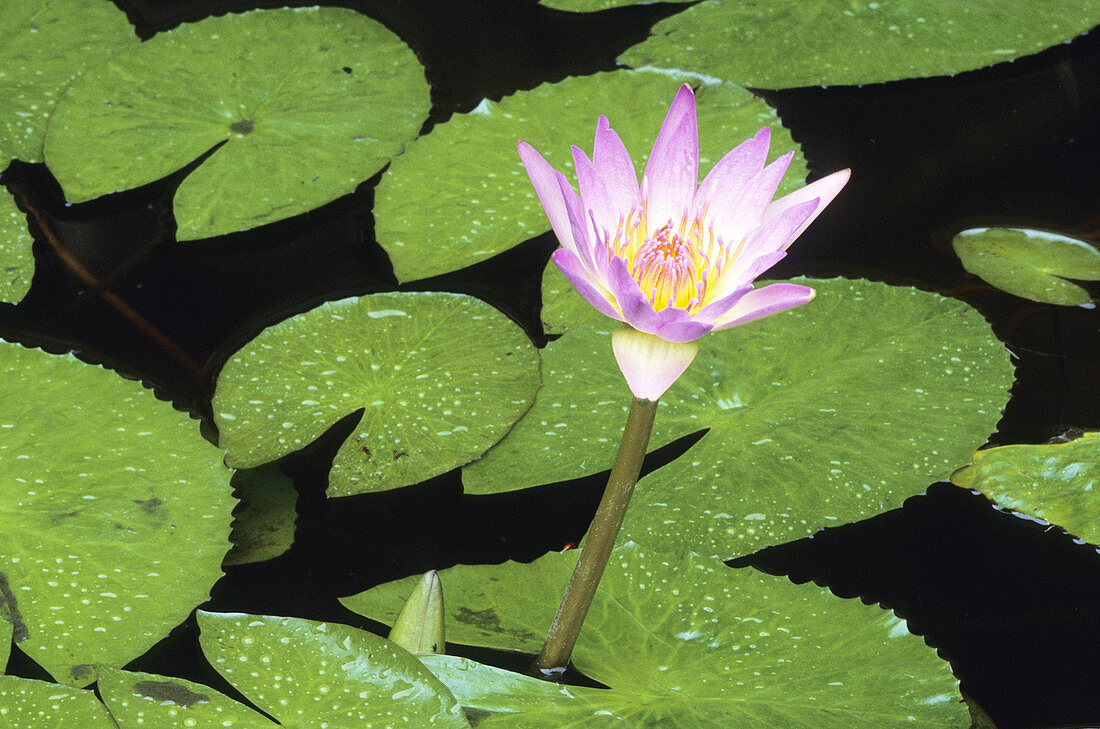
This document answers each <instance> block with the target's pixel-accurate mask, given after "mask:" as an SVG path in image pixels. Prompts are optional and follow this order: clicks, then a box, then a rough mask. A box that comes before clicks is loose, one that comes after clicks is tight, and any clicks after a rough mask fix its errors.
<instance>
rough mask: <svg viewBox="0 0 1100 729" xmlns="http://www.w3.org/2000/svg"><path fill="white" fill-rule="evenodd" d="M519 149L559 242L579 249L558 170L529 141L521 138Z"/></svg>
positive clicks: (567, 246) (525, 167) (572, 248)
mask: <svg viewBox="0 0 1100 729" xmlns="http://www.w3.org/2000/svg"><path fill="white" fill-rule="evenodd" d="M516 148H517V149H518V150H519V158H520V161H522V162H523V167H524V169H526V170H527V176H528V177H530V178H531V184H532V185H533V186H534V188H535V194H536V195H538V198H539V203H540V204H541V205H542V209H543V210H544V211H545V212H546V217H547V219H548V220H549V221H550V227H551V228H553V229H554V235H556V236H557V238H558V242H559V243H561V244H562V245H563V246H565V247H566V248H569V249H571V250H576V249H577V244H576V243H575V242H574V240H573V229H572V227H571V226H570V225H569V214H568V212H567V211H566V206H565V199H564V198H563V197H562V194H561V188H560V187H559V185H558V178H557V174H558V173H557V170H555V169H554V168H553V167H552V166H551V165H550V163H549V162H547V161H546V159H545V158H544V157H543V156H542V155H541V154H539V151H538V150H537V149H535V148H534V147H532V146H531V145H530V144H528V143H527V142H524V141H522V140H520V142H519V143H518V144H517V145H516Z"/></svg>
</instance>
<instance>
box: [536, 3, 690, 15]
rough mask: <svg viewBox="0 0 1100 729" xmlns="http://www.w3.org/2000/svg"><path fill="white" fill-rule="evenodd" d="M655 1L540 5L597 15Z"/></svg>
mask: <svg viewBox="0 0 1100 729" xmlns="http://www.w3.org/2000/svg"><path fill="white" fill-rule="evenodd" d="M668 1H669V2H692V1H693V0H668ZM652 2H653V0H539V4H540V5H545V6H546V7H548V8H553V9H554V10H564V11H567V12H573V13H595V12H598V11H600V10H610V9H612V8H625V7H629V6H631V5H643V4H648V3H652Z"/></svg>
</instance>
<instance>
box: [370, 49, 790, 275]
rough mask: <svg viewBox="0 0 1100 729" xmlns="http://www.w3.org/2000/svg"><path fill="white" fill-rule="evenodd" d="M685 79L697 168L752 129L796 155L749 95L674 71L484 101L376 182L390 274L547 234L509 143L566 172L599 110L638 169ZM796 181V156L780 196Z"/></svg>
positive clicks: (467, 259)
mask: <svg viewBox="0 0 1100 729" xmlns="http://www.w3.org/2000/svg"><path fill="white" fill-rule="evenodd" d="M685 81H690V82H691V83H692V84H693V85H696V86H698V91H697V94H696V102H697V107H698V115H699V128H700V130H701V132H700V135H699V137H700V139H699V143H700V155H701V160H700V170H701V171H702V172H704V173H705V172H706V171H707V170H709V169H710V167H711V165H713V164H714V163H715V162H717V161H718V160H719V159H720V158H721V157H722V155H724V154H725V153H726V152H728V151H729V150H730V149H732V148H733V147H734V146H736V145H737V144H738V143H740V142H742V141H744V140H745V139H748V138H749V137H751V136H752V135H753V134H755V133H756V131H757V130H759V129H760V128H761V127H763V126H771V127H772V129H773V142H772V157H773V158H774V157H777V156H779V155H781V154H783V153H784V152H787V151H789V150H792V149H794V150H797V145H795V143H794V141H793V140H792V139H791V136H790V134H789V133H788V132H787V131H786V130H785V129H784V128H783V127H782V126H781V125H780V122H779V117H778V116H777V115H776V113H775V112H774V111H773V110H772V109H771V108H770V107H768V105H767V104H765V103H764V102H763V101H761V100H759V99H757V98H755V97H754V96H753V95H752V94H750V93H749V92H748V91H746V90H744V89H742V88H739V87H737V86H733V85H732V84H728V83H718V82H713V83H706V84H703V83H700V82H699V81H698V79H697V78H694V77H688V76H684V75H678V74H675V73H664V72H658V71H648V72H639V71H626V70H622V71H612V72H608V73H598V74H594V75H592V76H580V77H573V78H568V79H566V80H565V81H562V82H560V83H554V84H543V85H542V86H539V87H538V88H536V89H533V90H531V91H520V92H517V93H516V94H514V95H512V96H508V97H505V98H504V99H502V100H501V101H500V102H493V101H489V100H485V101H483V102H482V103H481V104H480V105H479V106H478V107H477V108H476V109H474V110H473V111H472V112H470V113H468V114H456V115H455V116H453V117H451V119H450V120H449V121H447V122H446V123H445V124H441V125H439V126H437V127H436V128H435V129H433V130H432V132H431V134H428V135H425V136H423V137H421V138H419V139H418V140H416V142H414V143H413V144H411V145H410V146H409V149H408V152H406V153H405V154H403V155H401V156H400V157H398V158H397V159H395V160H394V162H393V164H392V165H390V168H389V169H388V170H387V171H386V174H385V175H383V176H382V181H381V182H380V183H379V185H378V190H377V192H376V195H375V209H374V216H375V221H376V222H375V232H376V235H377V237H378V242H379V243H380V244H381V245H382V247H383V248H385V249H386V252H387V253H388V254H389V256H390V259H391V261H392V262H393V268H394V273H395V274H396V275H397V278H398V279H399V280H401V281H410V280H415V279H420V278H427V277H429V276H435V275H438V274H441V273H446V272H447V271H453V270H455V269H459V268H464V267H466V266H469V265H471V264H474V263H477V262H478V261H482V260H484V259H486V258H489V257H491V256H493V255H496V254H497V253H499V252H501V251H503V250H506V249H508V248H511V247H512V246H514V245H516V244H518V243H522V242H523V241H525V240H527V239H529V238H534V237H535V236H537V235H539V234H541V233H544V232H546V231H548V230H550V224H549V223H548V222H547V220H546V214H545V213H544V212H543V210H542V207H541V206H540V205H539V202H538V198H537V197H536V196H535V191H534V188H533V187H532V186H531V181H530V180H529V179H528V177H527V173H526V172H525V171H524V169H523V165H522V164H520V161H519V155H518V153H517V152H516V142H517V141H519V140H520V139H524V140H526V141H528V142H530V143H531V144H533V145H534V146H535V147H536V148H537V149H538V150H539V151H540V152H542V154H543V155H544V156H545V157H546V159H547V160H549V162H550V163H551V164H553V165H554V166H555V167H557V168H558V169H560V170H562V171H564V172H566V174H567V175H570V176H571V175H572V172H571V170H572V168H573V159H572V155H571V153H570V151H569V147H570V145H571V144H575V145H577V146H579V147H582V148H585V149H587V151H588V152H589V153H591V151H592V139H593V136H594V135H595V132H596V120H597V118H598V117H599V116H600V114H603V115H605V116H607V118H608V119H609V120H610V122H611V126H612V127H613V128H614V129H615V130H616V131H617V132H618V133H619V135H620V136H621V137H622V139H623V143H624V144H625V145H626V148H627V150H629V152H630V154H631V156H632V158H633V159H634V166H635V168H636V169H637V170H638V171H639V174H640V173H641V170H643V169H644V167H645V160H646V158H647V157H648V155H649V151H650V149H651V148H652V146H653V142H654V140H655V139H656V138H657V132H658V131H659V130H660V128H661V122H662V121H663V120H664V117H665V114H666V112H667V111H668V107H669V104H671V103H672V99H673V97H674V96H675V95H676V89H677V88H678V87H679V86H680V84H682V83H684V82H685ZM805 175H806V167H805V163H804V162H803V160H802V159H801V156H800V155H799V156H798V157H797V158H796V160H795V162H794V165H793V168H792V169H791V171H790V172H789V173H788V175H787V177H788V179H787V181H786V182H785V187H784V188H783V191H787V189H788V188H789V187H790V186H794V185H797V184H799V183H800V181H801V180H802V179H803V178H805ZM574 182H575V180H574Z"/></svg>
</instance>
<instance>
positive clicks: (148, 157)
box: [46, 8, 429, 240]
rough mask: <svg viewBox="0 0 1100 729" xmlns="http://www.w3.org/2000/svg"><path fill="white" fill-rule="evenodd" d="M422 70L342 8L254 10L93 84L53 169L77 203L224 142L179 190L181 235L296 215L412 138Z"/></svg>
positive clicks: (68, 102)
mask: <svg viewBox="0 0 1100 729" xmlns="http://www.w3.org/2000/svg"><path fill="white" fill-rule="evenodd" d="M428 107H429V101H428V85H427V83H426V82H425V80H424V69H423V68H422V67H421V66H420V64H419V63H418V62H417V60H416V56H415V55H414V54H413V52H412V51H411V50H410V49H409V48H408V47H407V46H406V45H405V44H404V43H403V42H402V41H401V40H400V39H399V38H398V37H397V36H396V35H394V34H393V33H391V32H390V31H389V30H387V29H386V28H385V27H384V26H383V25H381V24H380V23H378V22H376V21H374V20H371V19H370V18H367V17H366V16H364V15H361V14H359V13H356V12H355V11H352V10H347V9H343V8H295V9H282V10H257V11H253V12H249V13H242V14H239V15H226V16H223V17H215V18H209V19H207V20H203V21H200V22H198V23H190V24H186V25H182V26H180V27H178V28H176V29H174V30H170V31H166V32H164V33H161V34H158V35H157V36H155V37H154V38H152V39H151V40H149V41H147V42H145V43H142V44H141V45H140V46H138V47H137V48H134V49H131V50H129V51H127V52H126V53H123V54H119V56H118V57H117V58H115V59H114V60H113V61H112V62H111V63H109V64H105V65H102V66H99V67H97V68H95V69H93V70H92V71H90V72H88V73H86V74H84V75H83V76H82V77H81V78H80V79H79V80H78V81H77V82H76V83H75V84H73V86H72V87H71V88H70V89H69V91H68V92H67V93H66V95H65V97H64V99H63V100H62V101H61V103H60V104H59V105H58V109H57V112H56V113H55V114H54V116H53V118H52V119H51V120H50V127H49V132H48V134H47V137H46V162H47V164H48V165H49V167H50V170H51V171H52V172H53V173H54V175H56V177H57V178H58V180H59V181H60V182H61V185H62V187H64V188H65V194H66V196H67V197H68V199H69V200H71V201H73V202H81V201H84V200H90V199H92V198H95V197H99V196H101V195H106V194H107V193H110V192H114V191H116V190H124V189H129V188H134V187H138V186H140V185H143V184H145V183H148V182H152V181H154V180H157V179H159V178H161V177H164V176H165V175H167V174H169V173H172V172H175V171H176V170H178V169H180V168H182V167H184V166H186V165H188V164H190V163H191V162H193V161H194V160H196V159H197V158H198V157H199V156H201V155H202V154H204V153H206V152H207V151H208V150H210V149H211V148H213V147H214V146H216V145H218V144H220V143H224V144H223V146H221V147H219V148H218V150H217V151H216V152H214V154H213V155H212V156H211V157H210V158H208V159H207V160H205V161H204V162H203V163H202V164H201V165H200V166H199V167H198V169H196V170H195V171H194V172H192V173H191V174H190V175H189V176H188V177H187V179H186V180H184V182H183V184H181V185H180V188H179V191H178V192H177V193H176V199H175V215H176V222H177V223H178V225H179V230H178V232H177V238H179V239H180V240H191V239H194V238H207V237H211V236H216V235H223V234H225V233H232V232H234V231H238V230H245V229H248V228H252V227H255V226H257V225H263V224H264V223H270V222H272V221H275V220H281V219H283V218H288V217H290V216H292V215H297V214H299V213H303V212H305V211H307V210H311V209H313V208H315V207H317V206H319V205H321V204H323V203H326V202H329V201H331V200H334V199H336V198H337V197H340V196H341V195H345V194H347V193H350V192H352V191H353V190H354V189H355V187H356V186H357V185H358V184H359V183H361V182H363V181H364V180H366V179H367V178H368V177H370V176H371V175H373V174H374V173H376V172H377V171H378V170H380V169H382V167H383V166H384V165H385V164H386V163H387V162H389V160H390V158H391V157H393V156H394V155H395V154H398V153H399V152H400V151H401V150H402V148H403V146H404V144H405V143H406V142H408V141H409V140H411V139H412V138H414V137H415V136H416V134H417V132H418V131H419V129H420V125H421V123H422V122H423V121H424V118H425V117H426V116H427V112H428Z"/></svg>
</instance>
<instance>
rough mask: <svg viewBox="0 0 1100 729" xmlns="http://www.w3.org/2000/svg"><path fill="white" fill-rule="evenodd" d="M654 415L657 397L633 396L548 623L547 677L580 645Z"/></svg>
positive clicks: (542, 666) (542, 667) (543, 662)
mask: <svg viewBox="0 0 1100 729" xmlns="http://www.w3.org/2000/svg"><path fill="white" fill-rule="evenodd" d="M656 413H657V403H656V401H652V400H639V399H637V398H635V399H634V400H633V401H632V402H631V403H630V412H629V413H628V415H627V418H626V427H625V428H624V429H623V440H622V443H620V444H619V452H618V455H616V456H615V466H614V467H613V468H612V469H611V476H610V477H609V478H608V479H607V488H605V489H604V492H603V499H602V500H601V501H600V507H599V509H597V510H596V516H595V517H593V519H592V525H591V526H590V527H589V529H588V534H587V536H586V537H585V539H584V544H583V545H582V546H581V554H580V557H579V558H578V559H577V566H576V567H574V568H573V576H572V577H570V578H569V586H568V587H566V588H565V594H564V595H562V598H561V605H560V606H559V607H558V614H557V615H555V616H554V622H553V623H551V624H550V630H549V632H548V633H547V635H546V643H545V644H543V646H542V652H540V653H539V657H538V660H537V661H536V662H535V668H537V669H538V671H539V672H540V673H541V674H542V675H543V676H546V677H555V676H560V675H561V674H562V673H563V672H564V671H565V666H566V664H568V663H569V657H570V656H571V655H572V654H573V646H574V645H576V643H577V636H578V635H579V634H580V632H581V625H582V624H583V623H584V616H585V615H587V614H588V608H589V606H590V605H591V604H592V598H593V597H594V596H595V594H596V588H597V587H598V586H599V584H600V577H602V576H603V570H604V566H605V565H606V564H607V559H608V557H610V556H611V550H612V548H613V547H614V546H615V538H616V537H617V536H618V535H619V528H620V527H621V526H622V525H623V516H624V515H625V514H626V507H627V505H629V504H630V497H631V495H632V494H633V493H634V485H635V484H636V483H638V475H639V474H640V473H641V471H642V459H644V458H645V451H646V446H647V445H648V444H649V434H650V433H651V432H652V431H653V418H654V415H656Z"/></svg>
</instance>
